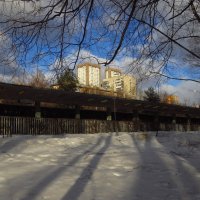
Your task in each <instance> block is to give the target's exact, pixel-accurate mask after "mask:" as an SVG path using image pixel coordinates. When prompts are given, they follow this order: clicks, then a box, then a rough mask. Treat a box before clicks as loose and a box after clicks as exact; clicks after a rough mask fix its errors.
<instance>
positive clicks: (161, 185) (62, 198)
mask: <svg viewBox="0 0 200 200" xmlns="http://www.w3.org/2000/svg"><path fill="white" fill-rule="evenodd" d="M152 134H153V135H154V134H155V133H152ZM0 160H1V162H0V200H45V199H46V200H77V199H80V200H111V199H115V200H136V199H137V200H147V199H148V200H165V199H170V200H173V199H174V200H179V199H180V200H200V134H199V133H187V134H185V133H182V134H180V133H179V134H177V133H176V134H175V133H162V134H161V133H160V134H159V136H158V137H154V136H149V134H146V133H132V134H128V133H120V134H116V133H112V134H98V135H97V134H96V135H82V134H79V135H65V136H14V137H12V138H4V139H3V138H0Z"/></svg>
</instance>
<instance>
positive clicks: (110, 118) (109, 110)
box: [106, 108, 112, 121]
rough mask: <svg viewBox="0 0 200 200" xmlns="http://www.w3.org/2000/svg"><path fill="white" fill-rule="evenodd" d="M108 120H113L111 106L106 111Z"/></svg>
mask: <svg viewBox="0 0 200 200" xmlns="http://www.w3.org/2000/svg"><path fill="white" fill-rule="evenodd" d="M106 114H107V116H106V120H107V121H111V120H112V113H111V109H110V108H107V111H106Z"/></svg>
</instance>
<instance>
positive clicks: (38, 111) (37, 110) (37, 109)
mask: <svg viewBox="0 0 200 200" xmlns="http://www.w3.org/2000/svg"><path fill="white" fill-rule="evenodd" d="M41 117H42V114H41V108H40V102H39V101H35V118H37V119H40V118H41Z"/></svg>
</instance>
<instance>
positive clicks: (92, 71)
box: [77, 63, 101, 87]
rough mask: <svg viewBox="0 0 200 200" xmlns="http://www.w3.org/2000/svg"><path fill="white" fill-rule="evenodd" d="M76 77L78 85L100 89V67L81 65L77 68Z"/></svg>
mask: <svg viewBox="0 0 200 200" xmlns="http://www.w3.org/2000/svg"><path fill="white" fill-rule="evenodd" d="M77 68H78V69H77V75H78V80H79V83H80V85H86V86H92V87H94V86H96V87H100V83H101V67H100V66H99V65H97V64H92V63H83V64H80V65H78V67H77Z"/></svg>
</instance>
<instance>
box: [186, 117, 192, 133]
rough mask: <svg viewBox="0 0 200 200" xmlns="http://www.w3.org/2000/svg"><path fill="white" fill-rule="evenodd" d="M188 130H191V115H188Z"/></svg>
mask: <svg viewBox="0 0 200 200" xmlns="http://www.w3.org/2000/svg"><path fill="white" fill-rule="evenodd" d="M187 131H191V119H190V116H189V115H187Z"/></svg>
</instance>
